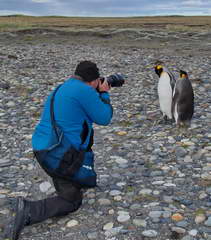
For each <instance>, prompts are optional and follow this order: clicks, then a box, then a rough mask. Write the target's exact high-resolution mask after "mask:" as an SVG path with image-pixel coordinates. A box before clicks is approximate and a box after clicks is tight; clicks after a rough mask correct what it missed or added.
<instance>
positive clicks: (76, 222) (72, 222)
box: [66, 220, 78, 228]
mask: <svg viewBox="0 0 211 240" xmlns="http://www.w3.org/2000/svg"><path fill="white" fill-rule="evenodd" d="M76 225H78V221H77V220H70V221H69V222H68V223H67V225H66V226H67V227H68V228H71V227H74V226H76Z"/></svg>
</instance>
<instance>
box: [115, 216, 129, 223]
mask: <svg viewBox="0 0 211 240" xmlns="http://www.w3.org/2000/svg"><path fill="white" fill-rule="evenodd" d="M129 219H130V216H129V215H126V214H123V215H119V216H118V217H117V221H118V222H120V223H123V222H127V221H128V220H129Z"/></svg>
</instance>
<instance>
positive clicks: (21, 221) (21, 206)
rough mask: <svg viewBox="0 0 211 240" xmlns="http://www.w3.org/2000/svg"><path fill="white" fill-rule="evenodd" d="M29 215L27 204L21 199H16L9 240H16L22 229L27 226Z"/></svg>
mask: <svg viewBox="0 0 211 240" xmlns="http://www.w3.org/2000/svg"><path fill="white" fill-rule="evenodd" d="M29 221H30V214H29V204H27V202H26V201H25V200H24V199H23V198H22V197H18V198H17V201H16V206H15V217H14V222H13V224H12V226H11V238H10V239H11V240H17V239H18V237H19V235H20V233H21V231H22V230H23V228H24V227H25V226H27V225H29Z"/></svg>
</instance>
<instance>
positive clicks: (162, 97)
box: [158, 73, 172, 119]
mask: <svg viewBox="0 0 211 240" xmlns="http://www.w3.org/2000/svg"><path fill="white" fill-rule="evenodd" d="M158 96H159V103H160V110H161V111H162V113H163V115H164V116H165V115H167V117H168V118H170V119H172V113H171V105H172V88H171V84H170V78H169V76H168V74H167V73H165V74H162V75H161V77H160V79H159V82H158Z"/></svg>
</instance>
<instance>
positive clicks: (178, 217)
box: [171, 213, 184, 222]
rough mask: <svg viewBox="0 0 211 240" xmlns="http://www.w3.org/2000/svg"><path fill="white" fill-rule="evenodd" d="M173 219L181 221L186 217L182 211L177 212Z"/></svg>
mask: <svg viewBox="0 0 211 240" xmlns="http://www.w3.org/2000/svg"><path fill="white" fill-rule="evenodd" d="M171 219H172V220H173V221H176V222H179V221H182V220H183V219H184V217H183V216H182V215H181V214H180V213H175V214H173V215H172V216H171Z"/></svg>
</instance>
